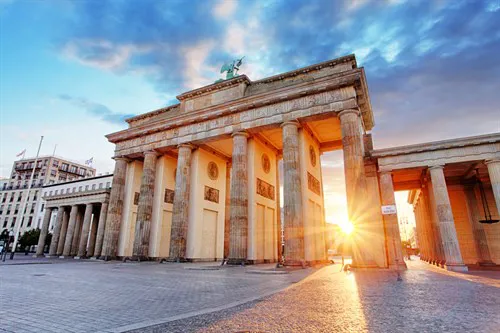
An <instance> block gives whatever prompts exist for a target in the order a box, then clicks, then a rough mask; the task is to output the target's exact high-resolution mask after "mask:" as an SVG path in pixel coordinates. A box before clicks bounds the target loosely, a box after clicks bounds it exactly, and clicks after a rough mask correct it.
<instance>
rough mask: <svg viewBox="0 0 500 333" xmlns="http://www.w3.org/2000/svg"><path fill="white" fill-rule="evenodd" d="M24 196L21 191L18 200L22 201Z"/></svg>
mask: <svg viewBox="0 0 500 333" xmlns="http://www.w3.org/2000/svg"><path fill="white" fill-rule="evenodd" d="M22 197H23V192H19V195H18V196H17V201H18V202H19V201H21V198H22Z"/></svg>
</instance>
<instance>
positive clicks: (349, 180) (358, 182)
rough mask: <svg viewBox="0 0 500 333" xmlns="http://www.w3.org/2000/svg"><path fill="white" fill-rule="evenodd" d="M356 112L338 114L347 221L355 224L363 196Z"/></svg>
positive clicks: (361, 153) (346, 111) (348, 111)
mask: <svg viewBox="0 0 500 333" xmlns="http://www.w3.org/2000/svg"><path fill="white" fill-rule="evenodd" d="M360 117H361V115H360V112H359V111H358V110H344V111H342V112H340V113H339V119H340V125H341V129H342V146H343V152H344V173H345V185H346V196H347V213H348V215H349V220H350V221H351V222H352V223H353V224H355V225H356V224H357V223H359V222H360V220H361V216H362V215H363V211H364V209H363V205H362V202H363V194H364V192H365V187H366V184H365V172H364V161H363V155H364V149H363V136H362V130H363V128H362V125H361V120H360Z"/></svg>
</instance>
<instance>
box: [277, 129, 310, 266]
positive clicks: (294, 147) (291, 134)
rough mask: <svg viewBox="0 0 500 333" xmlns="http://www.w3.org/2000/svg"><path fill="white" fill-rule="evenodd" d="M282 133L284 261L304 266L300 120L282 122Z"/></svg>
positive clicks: (288, 263) (287, 263)
mask: <svg viewBox="0 0 500 333" xmlns="http://www.w3.org/2000/svg"><path fill="white" fill-rule="evenodd" d="M281 129H282V136H283V194H284V197H283V226H284V233H285V253H284V256H285V264H286V265H303V264H304V261H305V253H304V216H303V207H302V183H301V179H300V171H301V170H300V151H299V123H298V122H285V123H283V124H282V125H281Z"/></svg>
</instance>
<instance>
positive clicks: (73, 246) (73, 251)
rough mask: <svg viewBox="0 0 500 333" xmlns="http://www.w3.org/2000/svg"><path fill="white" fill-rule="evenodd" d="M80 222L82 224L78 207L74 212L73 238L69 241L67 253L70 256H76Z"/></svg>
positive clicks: (80, 227)
mask: <svg viewBox="0 0 500 333" xmlns="http://www.w3.org/2000/svg"><path fill="white" fill-rule="evenodd" d="M82 224H83V217H82V213H81V211H80V209H78V211H77V213H76V223H75V230H74V232H73V239H72V241H71V252H70V253H69V254H70V255H71V256H76V255H77V254H78V248H79V245H80V236H81V234H82Z"/></svg>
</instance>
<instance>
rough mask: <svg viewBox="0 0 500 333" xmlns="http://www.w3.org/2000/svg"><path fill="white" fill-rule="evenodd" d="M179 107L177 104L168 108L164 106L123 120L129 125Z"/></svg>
mask: <svg viewBox="0 0 500 333" xmlns="http://www.w3.org/2000/svg"><path fill="white" fill-rule="evenodd" d="M179 106H180V104H179V103H177V104H174V105H169V106H166V107H164V108H161V109H157V110H153V111H150V112H146V113H143V114H140V115H138V116H135V117H131V118H127V119H125V121H126V122H127V123H129V124H130V123H133V122H135V121H138V120H141V119H146V118H151V117H154V116H157V115H159V114H161V113H164V112H168V111H171V110H173V109H175V108H177V107H179Z"/></svg>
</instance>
